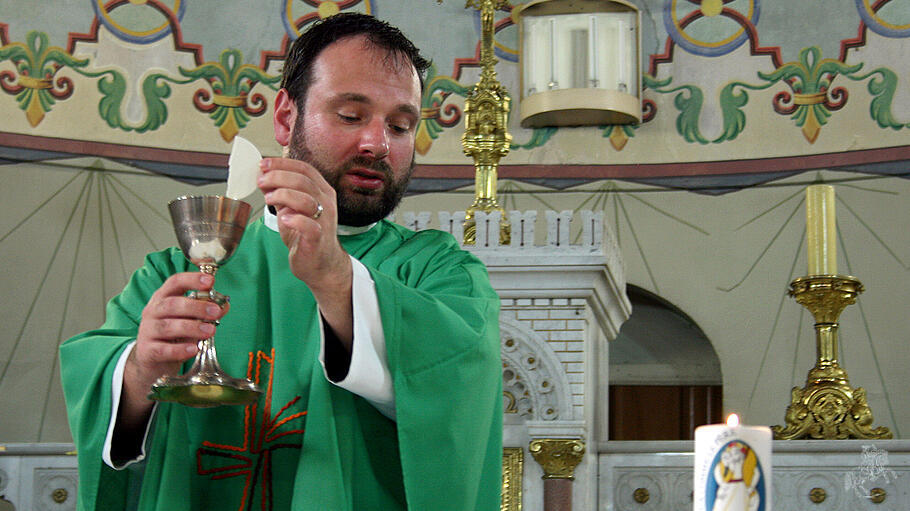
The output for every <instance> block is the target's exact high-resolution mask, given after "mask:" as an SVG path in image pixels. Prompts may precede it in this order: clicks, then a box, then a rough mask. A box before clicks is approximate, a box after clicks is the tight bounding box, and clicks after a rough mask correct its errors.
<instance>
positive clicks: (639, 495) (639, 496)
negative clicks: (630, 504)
mask: <svg viewBox="0 0 910 511" xmlns="http://www.w3.org/2000/svg"><path fill="white" fill-rule="evenodd" d="M632 498H633V499H635V502H638V503H639V504H644V503H645V502H647V501H648V500H649V499H650V498H651V492H649V491H648V489H647V488H635V491H634V492H632Z"/></svg>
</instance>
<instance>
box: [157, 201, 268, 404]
mask: <svg viewBox="0 0 910 511" xmlns="http://www.w3.org/2000/svg"><path fill="white" fill-rule="evenodd" d="M168 209H169V210H170V212H171V220H172V221H173V223H174V231H175V232H176V234H177V242H178V244H179V245H180V249H181V250H182V251H183V255H184V256H186V258H187V259H188V260H189V261H190V262H191V263H193V264H195V265H196V266H198V267H199V270H200V271H202V272H204V273H208V274H210V275H212V276H214V275H215V272H216V271H218V267H219V266H221V265H222V264H224V263H225V262H227V260H228V259H230V257H231V255H233V254H234V251H235V250H236V249H237V246H238V245H239V244H240V239H241V238H242V237H243V231H244V229H245V228H246V223H247V220H248V219H249V216H250V205H249V204H248V203H246V202H243V201H240V200H235V199H229V198H227V197H222V196H219V195H205V196H184V197H178V198H176V199H174V200H173V201H171V202H170V203H169V204H168ZM188 296H189V297H190V298H194V299H196V300H205V301H208V302H214V303H216V304H218V305H219V306H223V305H224V304H225V303H227V300H228V297H227V296H225V295H223V294H221V293H218V292H217V291H215V290H214V288H213V289H211V290H210V291H208V292H200V291H190V293H189V294H188ZM216 323H217V322H216ZM261 393H262V391H261V390H260V389H259V387H258V386H257V385H256V384H255V383H253V382H252V381H250V380H248V379H240V378H233V377H231V376H229V375H228V374H227V373H225V372H224V371H223V370H222V369H221V367H220V366H219V365H218V359H217V357H216V355H215V339H214V336H213V337H209V338H208V339H203V340H201V341H199V351H198V352H197V353H196V359H195V360H194V361H193V365H192V366H191V367H190V368H189V370H187V372H186V373H184V374H181V375H178V376H162V377H161V378H158V380H157V381H156V382H155V383H154V384H153V385H152V390H151V393H150V394H149V399H154V400H157V401H176V402H178V403H182V404H184V405H187V406H193V407H198V408H205V407H212V406H218V405H245V404H249V403H252V402H254V401H256V400H257V399H258V398H259V395H260V394H261Z"/></svg>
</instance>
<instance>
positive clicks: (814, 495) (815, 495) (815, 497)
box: [809, 488, 828, 504]
mask: <svg viewBox="0 0 910 511" xmlns="http://www.w3.org/2000/svg"><path fill="white" fill-rule="evenodd" d="M827 497H828V493H827V492H826V491H825V489H824V488H812V489H811V490H809V500H811V501H812V502H814V503H816V504H821V503H822V502H824V501H825V498H827Z"/></svg>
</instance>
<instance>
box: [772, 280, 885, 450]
mask: <svg viewBox="0 0 910 511" xmlns="http://www.w3.org/2000/svg"><path fill="white" fill-rule="evenodd" d="M862 292H863V285H862V283H861V282H860V281H859V280H857V279H856V278H854V277H848V276H843V275H810V276H808V277H800V278H798V279H796V280H794V281H793V282H791V283H790V291H789V295H790V296H792V297H793V298H794V299H796V302H797V303H799V304H800V305H802V306H803V307H805V308H806V309H808V310H809V312H811V313H812V316H813V317H814V318H815V348H816V361H815V367H813V368H812V369H810V370H809V375H808V377H807V378H806V386H805V387H803V388H799V387H794V388H793V390H792V391H791V393H790V405H789V406H787V412H786V414H785V420H786V425H785V426H772V427H771V430H772V431H773V432H774V438H775V439H778V440H795V439H827V440H833V439H846V438H857V439H882V438H891V436H892V435H891V431H890V430H889V429H888V428H886V427H883V426H882V427H878V428H874V429H873V428H872V421H873V418H872V410H871V409H870V408H869V405H868V403H867V402H866V391H865V389H863V388H862V387H859V388H856V389H854V388H852V387H850V383H849V381H848V377H847V371H845V370H844V369H843V368H842V367H840V365H839V364H838V362H837V329H838V319H839V317H840V314H841V312H843V310H844V308H846V307H847V306H848V305H851V304H853V303H856V297H857V296H858V295H859V294H860V293H862Z"/></svg>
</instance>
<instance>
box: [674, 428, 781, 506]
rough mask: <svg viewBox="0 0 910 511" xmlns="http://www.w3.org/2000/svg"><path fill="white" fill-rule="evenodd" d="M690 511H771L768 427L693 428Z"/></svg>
mask: <svg viewBox="0 0 910 511" xmlns="http://www.w3.org/2000/svg"><path fill="white" fill-rule="evenodd" d="M693 491H694V493H693V497H692V500H693V508H692V509H693V511H720V510H723V511H771V428H768V427H767V426H740V425H739V418H738V417H737V416H736V415H735V414H731V415H730V417H729V418H728V419H727V424H711V425H708V426H699V427H697V428H695V471H694V482H693Z"/></svg>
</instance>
